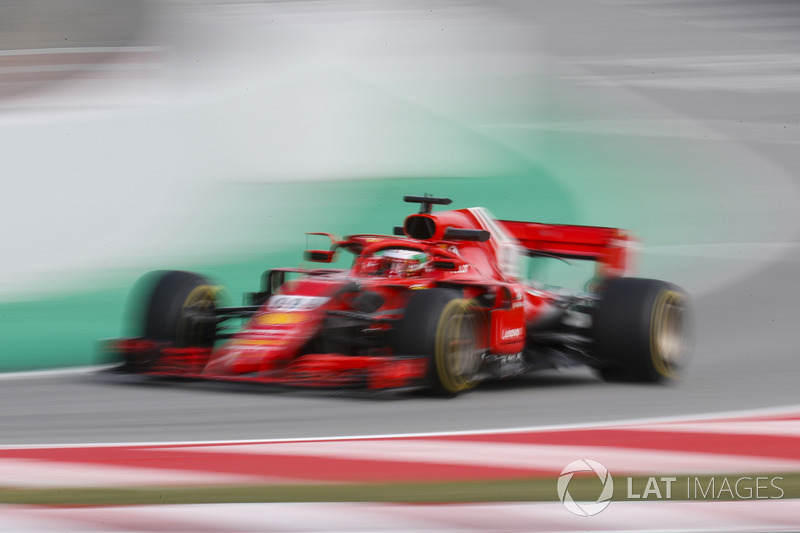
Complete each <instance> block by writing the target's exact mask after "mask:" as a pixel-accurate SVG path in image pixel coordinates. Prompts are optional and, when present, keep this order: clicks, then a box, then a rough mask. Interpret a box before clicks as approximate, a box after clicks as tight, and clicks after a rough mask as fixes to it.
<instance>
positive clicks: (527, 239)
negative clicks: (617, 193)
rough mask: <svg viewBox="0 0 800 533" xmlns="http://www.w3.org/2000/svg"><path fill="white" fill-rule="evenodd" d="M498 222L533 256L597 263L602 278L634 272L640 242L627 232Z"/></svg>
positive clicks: (598, 272)
mask: <svg viewBox="0 0 800 533" xmlns="http://www.w3.org/2000/svg"><path fill="white" fill-rule="evenodd" d="M497 222H498V223H499V224H500V225H502V227H503V229H505V230H506V231H507V232H508V234H509V235H510V236H511V237H514V238H515V239H517V240H518V241H519V243H520V244H521V245H522V247H523V248H524V249H525V253H526V254H527V255H529V256H532V257H536V256H555V257H559V258H563V259H583V260H590V261H596V262H597V274H598V275H599V276H601V277H619V276H627V275H630V274H631V273H632V272H633V259H634V255H635V252H636V250H635V248H636V241H635V240H634V238H633V236H632V235H631V234H630V233H628V232H627V231H625V230H621V229H616V228H599V227H594V226H570V225H563V224H540V223H537V222H517V221H513V220H498V221H497Z"/></svg>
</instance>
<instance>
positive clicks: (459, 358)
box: [393, 289, 481, 397]
mask: <svg viewBox="0 0 800 533" xmlns="http://www.w3.org/2000/svg"><path fill="white" fill-rule="evenodd" d="M479 323H480V322H479V318H478V316H477V315H476V313H475V311H474V310H473V309H472V308H471V307H470V305H469V302H468V301H467V300H465V299H463V298H461V295H460V294H459V293H458V292H456V291H452V290H448V289H428V290H422V291H418V292H414V293H413V294H412V296H411V298H410V299H409V302H408V305H407V306H406V311H405V315H404V316H403V319H402V320H401V321H400V323H399V324H398V325H397V327H396V328H395V331H394V343H393V344H394V349H395V352H396V353H398V354H401V355H424V356H427V357H428V376H427V381H428V384H429V386H430V390H431V391H432V392H434V393H435V394H437V395H440V396H448V397H453V396H457V395H458V394H460V393H462V392H465V391H467V390H469V389H471V388H473V387H474V386H475V385H476V384H477V375H478V371H479V370H480V366H481V350H480V346H479V334H478V330H479Z"/></svg>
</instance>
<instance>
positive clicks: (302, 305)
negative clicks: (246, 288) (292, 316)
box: [267, 294, 330, 313]
mask: <svg viewBox="0 0 800 533" xmlns="http://www.w3.org/2000/svg"><path fill="white" fill-rule="evenodd" d="M329 299H330V298H325V297H322V296H291V295H285V294H276V295H275V296H273V297H272V298H270V299H269V304H268V306H267V309H269V310H270V311H280V312H284V313H291V312H296V311H311V310H312V309H316V308H317V307H319V306H321V305H322V304H324V303H325V302H327V301H328V300H329Z"/></svg>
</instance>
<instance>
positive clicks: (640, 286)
mask: <svg viewBox="0 0 800 533" xmlns="http://www.w3.org/2000/svg"><path fill="white" fill-rule="evenodd" d="M600 294H601V300H600V303H599V304H598V307H597V309H596V311H595V315H594V320H593V326H592V327H593V333H594V339H595V354H596V356H597V357H598V358H599V359H600V360H601V361H602V367H601V368H600V374H601V376H602V377H603V378H604V379H606V380H608V381H636V382H663V381H670V380H674V379H676V378H678V377H680V375H681V374H682V371H683V370H684V368H685V367H686V364H687V363H688V358H689V356H690V355H691V319H690V316H691V313H690V307H689V298H688V295H687V294H686V292H685V291H684V290H683V289H681V288H680V287H678V286H676V285H672V284H670V283H667V282H664V281H659V280H653V279H639V278H615V279H610V280H607V281H606V282H605V283H604V284H603V288H602V290H601V292H600Z"/></svg>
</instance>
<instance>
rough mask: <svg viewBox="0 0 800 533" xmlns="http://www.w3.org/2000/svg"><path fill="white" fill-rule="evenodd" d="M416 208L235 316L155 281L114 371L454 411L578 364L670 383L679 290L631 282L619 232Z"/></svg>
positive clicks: (429, 202) (209, 296)
mask: <svg viewBox="0 0 800 533" xmlns="http://www.w3.org/2000/svg"><path fill="white" fill-rule="evenodd" d="M404 199H405V201H406V202H413V203H419V204H420V205H421V207H420V210H419V212H418V213H415V214H412V215H409V216H408V217H406V219H405V221H404V223H403V226H402V227H397V228H395V231H394V234H395V235H394V236H386V235H371V234H370V235H350V236H348V237H345V238H343V239H339V238H337V237H335V236H333V235H329V234H315V235H326V236H327V237H329V238H330V240H331V241H332V244H331V246H330V248H329V249H324V250H307V251H306V252H305V259H306V260H307V261H312V262H319V263H327V264H330V263H332V262H333V260H334V258H335V257H336V256H337V254H339V253H342V252H348V253H351V254H353V256H354V260H353V263H352V266H351V267H350V268H349V269H333V268H319V269H298V268H276V269H273V270H268V271H266V272H264V274H263V276H262V284H261V290H260V291H259V292H255V293H250V294H247V295H246V297H247V301H248V303H249V305H244V306H241V307H222V306H221V305H220V302H219V300H218V294H219V291H218V287H216V286H214V285H213V284H211V283H210V282H209V281H208V280H206V279H205V278H203V277H201V276H199V275H197V274H192V273H189V272H183V271H167V272H156V273H153V274H151V275H150V277H149V278H148V279H149V281H150V283H149V284H148V288H147V289H146V290H145V291H143V292H144V294H143V295H142V299H143V304H142V306H141V308H142V309H141V313H140V316H141V318H140V323H139V328H140V332H141V336H139V337H135V338H128V339H122V340H115V341H111V342H110V343H109V344H107V345H106V349H107V350H111V351H113V352H114V353H116V354H117V355H118V356H119V357H120V358H121V360H122V361H123V362H122V365H121V367H120V369H121V370H122V371H126V372H132V373H138V374H147V375H157V376H184V377H193V378H202V379H215V380H229V381H257V382H263V383H275V384H283V385H292V386H308V387H335V388H340V387H342V388H344V387H362V388H366V389H373V390H379V389H397V388H427V389H429V390H431V391H433V392H435V393H438V394H440V395H444V396H454V395H457V394H459V393H461V392H463V391H466V390H468V389H470V388H472V387H474V386H475V385H476V384H477V383H479V382H480V381H482V380H485V379H490V378H504V377H509V376H513V375H517V374H520V373H524V372H528V371H532V370H536V369H542V368H554V367H564V366H571V365H575V364H580V365H589V366H590V367H593V368H596V369H597V370H598V371H599V373H600V374H601V376H603V377H604V378H605V379H611V380H628V381H648V382H658V381H664V380H670V379H673V378H675V377H676V376H677V375H678V374H679V372H680V370H681V368H682V367H683V366H684V363H685V360H686V357H687V355H688V353H687V352H688V351H689V345H690V343H689V342H688V341H689V339H688V332H689V324H688V313H689V302H688V298H687V295H686V293H685V292H684V291H683V290H681V289H680V288H678V287H676V286H674V285H672V284H669V283H666V282H663V281H657V280H651V279H639V278H631V277H625V276H626V275H627V274H629V264H630V261H631V259H632V257H631V255H632V253H633V246H632V244H633V241H632V239H631V237H630V236H629V235H628V234H627V233H626V232H625V231H622V230H619V229H612V228H599V227H588V226H567V225H549V224H539V223H533V222H514V221H507V220H497V219H495V218H493V217H492V216H491V214H490V213H489V212H488V211H487V210H485V209H483V208H471V209H458V210H453V211H439V212H435V213H434V212H433V206H434V205H447V204H450V200H449V199H447V198H436V197H430V196H423V197H417V196H406V197H405V198H404ZM526 256H527V257H534V258H536V257H549V258H560V259H578V260H591V261H594V262H595V267H594V269H593V275H592V277H591V280H590V281H589V282H588V283H587V285H586V286H585V290H583V291H573V292H568V291H565V290H562V289H557V288H546V287H544V286H542V285H541V284H537V283H534V282H530V281H523V280H522V278H521V275H520V264H521V262H522V261H524V260H525V257H526Z"/></svg>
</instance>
